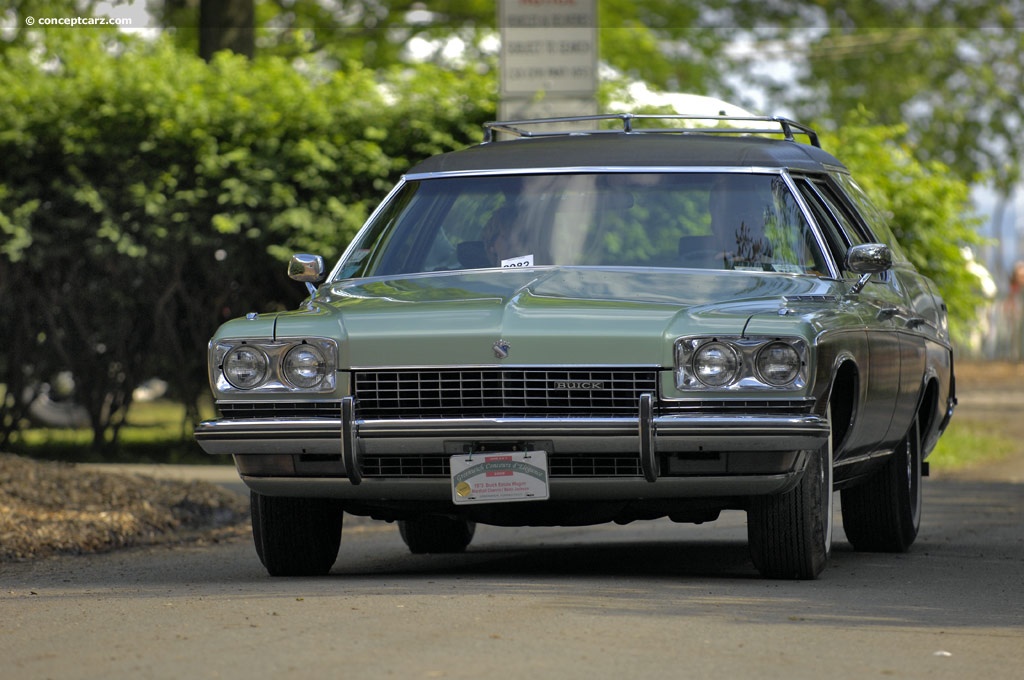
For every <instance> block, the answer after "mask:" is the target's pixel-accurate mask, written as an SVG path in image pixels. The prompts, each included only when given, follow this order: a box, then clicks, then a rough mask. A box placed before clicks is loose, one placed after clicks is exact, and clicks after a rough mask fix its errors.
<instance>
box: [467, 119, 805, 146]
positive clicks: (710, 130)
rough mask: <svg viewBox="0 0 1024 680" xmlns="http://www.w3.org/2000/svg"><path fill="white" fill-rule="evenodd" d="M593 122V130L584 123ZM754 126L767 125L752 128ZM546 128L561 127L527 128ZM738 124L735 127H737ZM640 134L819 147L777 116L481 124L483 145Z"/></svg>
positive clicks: (796, 126)
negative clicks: (503, 139)
mask: <svg viewBox="0 0 1024 680" xmlns="http://www.w3.org/2000/svg"><path fill="white" fill-rule="evenodd" d="M609 120H618V121H620V122H621V129H620V128H619V127H616V128H614V129H608V128H606V129H600V128H598V127H597V124H599V123H600V122H601V121H609ZM655 121H677V122H682V123H686V125H685V126H678V127H645V126H644V124H645V123H646V122H655ZM588 123H593V124H594V127H593V128H588V127H587V126H586V124H588ZM754 123H768V124H769V125H767V126H765V125H759V126H755V125H753V124H754ZM536 125H549V126H561V127H560V128H559V129H553V130H552V129H549V130H536V129H534V130H531V129H527V127H528V126H536ZM737 125H738V126H737ZM622 132H628V133H642V134H663V133H673V134H729V135H779V134H781V135H782V136H783V138H784V139H785V140H786V141H789V142H795V141H796V139H795V135H806V136H807V139H808V140H809V141H810V144H811V146H816V147H818V148H821V143H820V142H819V141H818V133H817V132H815V131H814V130H813V129H811V128H809V127H807V126H806V125H801V124H800V123H797V122H796V121H793V120H790V119H788V118H779V117H777V116H725V115H721V116H702V115H690V114H634V113H605V114H598V115H595V116H569V117H563V118H535V119H532V120H504V121H492V122H489V123H484V143H485V144H486V143H488V142H494V141H497V140H496V135H497V133H504V134H507V135H511V136H513V137H561V136H572V135H596V134H609V133H615V134H618V133H622Z"/></svg>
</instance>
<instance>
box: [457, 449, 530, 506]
mask: <svg viewBox="0 0 1024 680" xmlns="http://www.w3.org/2000/svg"><path fill="white" fill-rule="evenodd" d="M451 468H452V477H451V479H452V502H453V503H455V504H456V505H468V504H471V503H510V502H514V501H543V500H547V498H548V458H547V453H546V452H544V451H526V452H522V451H510V452H508V453H475V454H473V455H467V454H460V455H456V456H452V457H451Z"/></svg>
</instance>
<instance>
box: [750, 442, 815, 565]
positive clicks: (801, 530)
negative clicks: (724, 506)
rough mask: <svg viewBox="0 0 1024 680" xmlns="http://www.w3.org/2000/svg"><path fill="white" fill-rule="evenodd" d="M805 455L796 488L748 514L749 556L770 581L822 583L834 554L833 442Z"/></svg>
mask: <svg viewBox="0 0 1024 680" xmlns="http://www.w3.org/2000/svg"><path fill="white" fill-rule="evenodd" d="M806 455H807V456H808V460H807V466H806V467H805V468H804V474H803V477H801V479H800V482H799V483H798V484H797V485H796V486H795V487H794V488H793V489H791V490H789V491H787V492H786V493H783V494H778V495H775V496H755V497H753V498H751V503H750V508H749V509H748V510H747V539H748V541H749V544H750V556H751V559H752V560H753V562H754V566H755V567H757V570H758V571H760V572H761V575H762V576H765V577H767V578H785V579H814V578H817V577H818V575H819V574H820V573H821V572H822V570H823V569H824V568H825V564H826V563H827V562H828V558H829V555H830V554H831V552H832V526H833V525H832V509H833V505H832V504H833V497H834V495H833V493H832V437H831V436H829V438H828V441H827V442H826V443H825V444H824V445H822V447H821V448H820V449H818V450H817V451H808V452H806Z"/></svg>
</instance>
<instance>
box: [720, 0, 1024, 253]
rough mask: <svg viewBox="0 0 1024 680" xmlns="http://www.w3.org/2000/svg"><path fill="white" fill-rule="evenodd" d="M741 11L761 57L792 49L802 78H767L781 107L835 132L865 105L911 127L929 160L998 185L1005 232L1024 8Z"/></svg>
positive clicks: (880, 1)
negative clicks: (833, 126)
mask: <svg viewBox="0 0 1024 680" xmlns="http://www.w3.org/2000/svg"><path fill="white" fill-rule="evenodd" d="M733 11H734V17H735V18H736V20H737V22H739V23H740V24H741V25H754V23H755V22H756V25H758V26H760V27H761V28H759V29H757V30H755V31H753V32H752V35H754V36H755V37H756V40H755V44H756V45H757V49H755V50H753V51H752V59H761V60H764V59H765V56H766V55H765V52H766V51H767V52H768V53H769V56H779V55H780V54H782V53H783V52H785V53H786V54H788V55H792V57H793V61H794V62H795V63H797V65H798V66H797V70H796V73H797V76H796V79H795V82H794V79H793V78H790V79H787V80H784V81H780V80H777V79H775V78H774V77H773V76H772V75H769V76H768V77H762V78H759V79H758V80H759V81H760V84H761V85H764V86H766V87H767V89H768V91H769V92H770V93H771V101H773V102H775V104H776V105H777V106H779V107H780V108H788V109H791V110H793V111H794V112H795V115H796V116H797V117H799V118H801V119H807V120H818V121H821V122H823V123H831V124H835V123H836V122H837V121H840V120H843V119H844V117H845V116H847V115H848V114H849V113H850V112H852V111H855V110H857V109H858V108H861V107H863V108H866V109H867V110H869V111H870V112H871V113H872V114H873V115H874V116H875V119H876V120H877V121H878V123H879V124H881V125H904V124H905V125H906V137H907V139H908V140H910V141H911V142H912V143H913V148H914V153H915V155H916V156H917V157H918V158H919V159H920V160H922V161H925V162H927V161H932V160H936V161H941V162H942V163H943V164H944V165H945V166H947V168H948V169H949V171H951V172H954V173H956V175H957V176H958V177H959V178H961V179H962V180H963V181H965V182H968V183H977V182H988V183H990V184H991V185H992V187H993V188H994V189H995V190H996V192H997V194H998V195H999V196H1000V197H1001V199H1002V200H1001V202H1000V205H999V206H998V207H997V212H996V214H995V215H994V222H995V223H996V224H997V225H1001V224H1002V221H1003V220H1002V210H1003V209H1005V205H1006V202H1007V201H1008V200H1009V197H1010V196H1012V194H1013V192H1014V191H1015V190H1016V188H1017V187H1018V185H1019V183H1020V179H1021V164H1022V162H1024V63H1022V62H1021V60H1020V54H1021V52H1022V50H1024V31H1021V29H1020V22H1021V19H1022V18H1024V2H1021V0H1011V1H1010V2H1002V1H1000V2H996V1H995V0H983V1H981V2H971V3H967V2H944V1H942V0H924V1H919V0H895V1H891V0H889V1H887V0H866V1H865V2H859V3H848V2H841V1H839V0H823V1H822V2H818V3H813V4H812V3H807V2H806V1H805V0H778V1H777V2H773V3H770V4H768V5H765V4H764V3H762V2H752V1H751V2H747V1H744V2H739V3H738V4H737V5H736V6H735V7H734V9H733ZM808 26H813V27H815V28H812V29H808ZM1001 265H1002V261H1001V258H998V259H997V262H996V267H997V269H999V268H1001Z"/></svg>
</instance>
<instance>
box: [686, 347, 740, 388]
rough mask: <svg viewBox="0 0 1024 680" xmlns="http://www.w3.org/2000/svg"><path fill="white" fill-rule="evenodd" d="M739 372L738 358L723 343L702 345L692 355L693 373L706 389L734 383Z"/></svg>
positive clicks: (734, 352)
mask: <svg viewBox="0 0 1024 680" xmlns="http://www.w3.org/2000/svg"><path fill="white" fill-rule="evenodd" d="M739 371H740V357H739V355H738V354H737V353H736V350H734V349H733V348H732V347H730V346H729V345H727V344H725V343H723V342H709V343H707V344H705V345H702V346H701V348H700V349H698V350H697V352H696V353H695V354H694V355H693V372H694V375H696V376H697V380H700V381H701V382H702V383H704V384H705V385H707V386H708V387H722V386H723V385H728V384H730V383H732V382H735V380H736V378H737V377H738V375H739Z"/></svg>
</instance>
